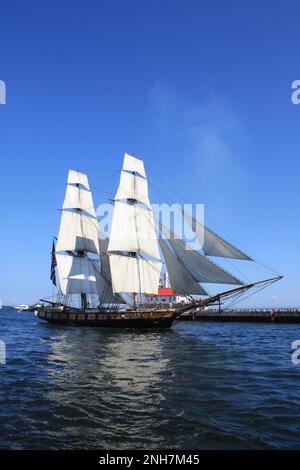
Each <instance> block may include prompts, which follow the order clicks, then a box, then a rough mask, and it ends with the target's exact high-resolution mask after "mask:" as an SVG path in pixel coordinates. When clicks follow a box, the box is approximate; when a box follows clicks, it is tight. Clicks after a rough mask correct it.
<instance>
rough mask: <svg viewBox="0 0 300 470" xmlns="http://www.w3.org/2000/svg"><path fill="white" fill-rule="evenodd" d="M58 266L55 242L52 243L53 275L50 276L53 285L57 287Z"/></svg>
mask: <svg viewBox="0 0 300 470" xmlns="http://www.w3.org/2000/svg"><path fill="white" fill-rule="evenodd" d="M56 266H57V262H56V256H55V245H54V240H53V243H52V251H51V274H50V279H51V281H52V282H53V284H54V285H55V286H56V274H55V268H56Z"/></svg>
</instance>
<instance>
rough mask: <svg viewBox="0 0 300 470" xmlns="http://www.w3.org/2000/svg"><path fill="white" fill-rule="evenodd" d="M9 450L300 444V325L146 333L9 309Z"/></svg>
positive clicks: (5, 438) (1, 322)
mask: <svg viewBox="0 0 300 470" xmlns="http://www.w3.org/2000/svg"><path fill="white" fill-rule="evenodd" d="M0 339H1V340H4V341H5V342H6V348H7V362H6V365H0V448H5V449H7V448H9V449H77V448H81V449H101V448H110V449H116V448H118V449H128V448H131V449H132V448H150V449H151V448H160V447H163V448H166V447H168V448H177V449H248V448H255V449H270V448H282V449H283V448H287V449H295V448H297V447H300V365H298V366H297V365H293V364H292V362H291V353H292V350H291V343H292V342H293V341H294V340H296V339H300V325H288V324H286V325H285V324H280V325H279V324H261V323H257V324H255V323H205V322H199V323H198V322H180V323H177V324H175V325H174V326H173V327H172V329H171V330H169V331H162V332H141V331H134V330H112V329H100V328H99V329H95V328H94V329H93V328H76V327H65V326H54V325H49V324H47V323H45V322H43V321H42V320H39V319H37V318H36V317H34V316H33V314H29V313H18V312H16V311H15V310H13V309H5V308H4V309H3V310H0Z"/></svg>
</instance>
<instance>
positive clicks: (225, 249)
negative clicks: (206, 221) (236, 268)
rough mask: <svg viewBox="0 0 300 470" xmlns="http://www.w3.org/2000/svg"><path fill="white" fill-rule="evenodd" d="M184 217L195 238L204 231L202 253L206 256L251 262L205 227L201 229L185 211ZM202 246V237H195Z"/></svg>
mask: <svg viewBox="0 0 300 470" xmlns="http://www.w3.org/2000/svg"><path fill="white" fill-rule="evenodd" d="M184 216H185V218H186V220H187V221H188V223H189V224H190V225H191V227H195V228H196V236H197V233H198V234H203V230H204V243H203V245H202V250H203V252H204V253H205V254H206V255H208V256H221V257H224V258H233V259H242V260H248V261H252V260H251V258H250V257H249V256H248V255H246V254H245V253H243V252H242V251H241V250H239V249H238V248H236V247H234V246H233V245H232V244H231V243H229V242H227V241H226V240H224V239H223V238H221V237H219V235H217V234H216V233H214V232H212V231H211V230H210V229H208V228H207V227H203V225H202V224H200V222H198V220H196V219H195V218H194V217H192V216H191V215H190V214H189V213H188V212H187V211H184ZM197 238H198V239H199V242H200V243H201V244H202V242H203V240H202V236H201V235H200V236H199V237H197Z"/></svg>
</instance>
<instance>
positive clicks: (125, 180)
mask: <svg viewBox="0 0 300 470" xmlns="http://www.w3.org/2000/svg"><path fill="white" fill-rule="evenodd" d="M122 199H134V200H136V201H138V202H141V203H143V204H144V205H145V206H147V207H148V208H151V207H150V201H149V196H148V184H147V180H146V179H145V178H142V177H141V176H139V175H136V174H133V173H128V172H127V171H121V178H120V184H119V188H118V191H117V193H116V195H115V200H122Z"/></svg>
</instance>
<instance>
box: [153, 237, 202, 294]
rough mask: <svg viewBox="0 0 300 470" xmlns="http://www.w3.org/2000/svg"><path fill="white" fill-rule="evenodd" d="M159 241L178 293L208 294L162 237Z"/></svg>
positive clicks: (170, 276)
mask: <svg viewBox="0 0 300 470" xmlns="http://www.w3.org/2000/svg"><path fill="white" fill-rule="evenodd" d="M159 243H160V246H161V249H162V252H163V255H164V258H165V262H166V265H167V270H168V276H169V279H170V282H171V286H172V289H173V290H174V291H175V292H176V294H186V295H189V294H198V295H207V292H206V291H205V290H204V289H203V287H202V286H201V285H200V284H198V282H197V281H196V279H195V278H194V277H193V276H192V274H191V273H190V272H189V271H188V270H187V269H186V267H185V266H184V265H183V264H182V263H181V262H180V261H179V259H178V258H177V256H176V255H175V254H174V253H173V252H172V251H171V250H170V249H169V247H168V246H167V244H166V243H165V242H164V241H163V240H162V239H160V240H159Z"/></svg>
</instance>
